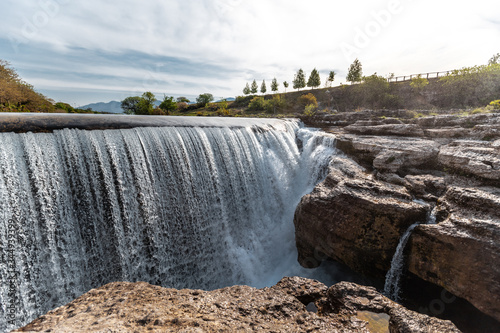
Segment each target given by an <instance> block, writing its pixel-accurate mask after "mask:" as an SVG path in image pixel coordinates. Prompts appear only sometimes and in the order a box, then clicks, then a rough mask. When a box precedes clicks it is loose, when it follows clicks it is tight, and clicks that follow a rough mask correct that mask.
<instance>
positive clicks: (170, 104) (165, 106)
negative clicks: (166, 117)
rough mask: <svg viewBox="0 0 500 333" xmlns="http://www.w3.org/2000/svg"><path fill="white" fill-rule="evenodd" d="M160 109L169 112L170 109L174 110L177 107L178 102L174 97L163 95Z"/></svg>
mask: <svg viewBox="0 0 500 333" xmlns="http://www.w3.org/2000/svg"><path fill="white" fill-rule="evenodd" d="M181 103H183V102H181ZM160 109H162V110H163V111H165V113H166V114H169V113H170V111H174V110H175V109H177V103H176V102H174V97H173V96H170V97H167V96H163V101H162V102H161V104H160Z"/></svg>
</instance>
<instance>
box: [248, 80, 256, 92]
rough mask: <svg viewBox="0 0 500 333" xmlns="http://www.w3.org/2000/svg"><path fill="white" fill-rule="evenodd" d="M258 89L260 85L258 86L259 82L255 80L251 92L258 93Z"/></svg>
mask: <svg viewBox="0 0 500 333" xmlns="http://www.w3.org/2000/svg"><path fill="white" fill-rule="evenodd" d="M257 89H258V87H257V82H255V80H253V82H252V87H251V88H250V92H251V93H252V94H256V93H257Z"/></svg>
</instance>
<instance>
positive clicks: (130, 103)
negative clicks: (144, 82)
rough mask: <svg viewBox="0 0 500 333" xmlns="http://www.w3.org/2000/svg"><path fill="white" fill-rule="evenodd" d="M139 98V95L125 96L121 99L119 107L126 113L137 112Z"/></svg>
mask: <svg viewBox="0 0 500 333" xmlns="http://www.w3.org/2000/svg"><path fill="white" fill-rule="evenodd" d="M140 100H141V98H140V97H139V96H133V97H127V98H125V99H124V100H123V101H122V104H121V107H122V109H123V111H124V112H125V113H126V114H137V110H138V105H139V102H140Z"/></svg>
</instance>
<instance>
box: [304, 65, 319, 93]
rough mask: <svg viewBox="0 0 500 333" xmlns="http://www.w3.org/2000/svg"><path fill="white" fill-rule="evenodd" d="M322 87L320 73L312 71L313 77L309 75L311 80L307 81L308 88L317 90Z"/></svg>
mask: <svg viewBox="0 0 500 333" xmlns="http://www.w3.org/2000/svg"><path fill="white" fill-rule="evenodd" d="M320 85H321V79H320V77H319V72H318V71H317V70H316V68H315V69H313V70H312V71H311V75H309V80H307V86H308V87H310V88H313V89H314V88H316V87H319V86H320Z"/></svg>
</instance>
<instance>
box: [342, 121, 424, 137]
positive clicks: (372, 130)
mask: <svg viewBox="0 0 500 333" xmlns="http://www.w3.org/2000/svg"><path fill="white" fill-rule="evenodd" d="M344 130H345V131H346V132H348V133H354V134H362V135H396V136H423V135H424V131H423V130H422V128H421V127H420V126H418V125H415V124H376V125H373V124H366V123H365V122H362V121H357V122H356V123H354V124H352V125H349V126H347V127H345V128H344Z"/></svg>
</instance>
